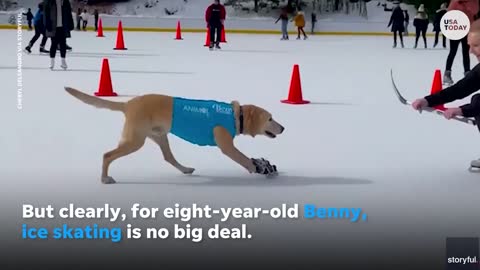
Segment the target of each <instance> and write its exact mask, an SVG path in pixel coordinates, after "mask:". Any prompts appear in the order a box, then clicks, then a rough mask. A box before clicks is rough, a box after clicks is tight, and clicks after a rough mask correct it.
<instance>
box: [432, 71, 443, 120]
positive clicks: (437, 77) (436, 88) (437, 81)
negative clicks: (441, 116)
mask: <svg viewBox="0 0 480 270" xmlns="http://www.w3.org/2000/svg"><path fill="white" fill-rule="evenodd" d="M440 91H442V74H441V72H440V70H439V69H437V70H435V74H434V76H433V82H432V89H431V90H430V94H436V93H438V92H440ZM434 108H435V109H437V110H442V111H445V110H446V109H447V108H445V107H444V106H443V104H442V105H438V106H436V107H434Z"/></svg>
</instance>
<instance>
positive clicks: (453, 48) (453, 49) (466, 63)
mask: <svg viewBox="0 0 480 270" xmlns="http://www.w3.org/2000/svg"><path fill="white" fill-rule="evenodd" d="M460 43H462V55H463V69H464V70H465V71H470V55H469V54H468V51H469V50H470V46H469V45H468V42H467V36H465V37H464V38H462V39H461V40H450V52H449V53H448V57H447V67H446V70H452V65H453V60H455V56H456V55H457V50H458V46H459V45H460Z"/></svg>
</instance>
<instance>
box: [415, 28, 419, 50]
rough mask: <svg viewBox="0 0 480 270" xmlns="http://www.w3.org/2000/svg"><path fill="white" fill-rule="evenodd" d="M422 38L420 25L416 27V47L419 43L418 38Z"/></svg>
mask: <svg viewBox="0 0 480 270" xmlns="http://www.w3.org/2000/svg"><path fill="white" fill-rule="evenodd" d="M419 38H420V29H418V27H417V28H416V29H415V48H416V47H417V45H418V39H419Z"/></svg>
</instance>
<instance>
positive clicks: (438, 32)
mask: <svg viewBox="0 0 480 270" xmlns="http://www.w3.org/2000/svg"><path fill="white" fill-rule="evenodd" d="M438 34H440V31H435V41H434V42H433V46H437V44H438Z"/></svg>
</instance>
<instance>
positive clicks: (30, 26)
mask: <svg viewBox="0 0 480 270" xmlns="http://www.w3.org/2000/svg"><path fill="white" fill-rule="evenodd" d="M22 14H23V15H24V16H27V23H28V30H32V29H33V28H32V20H33V13H32V9H31V8H29V9H28V10H27V13H22Z"/></svg>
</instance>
